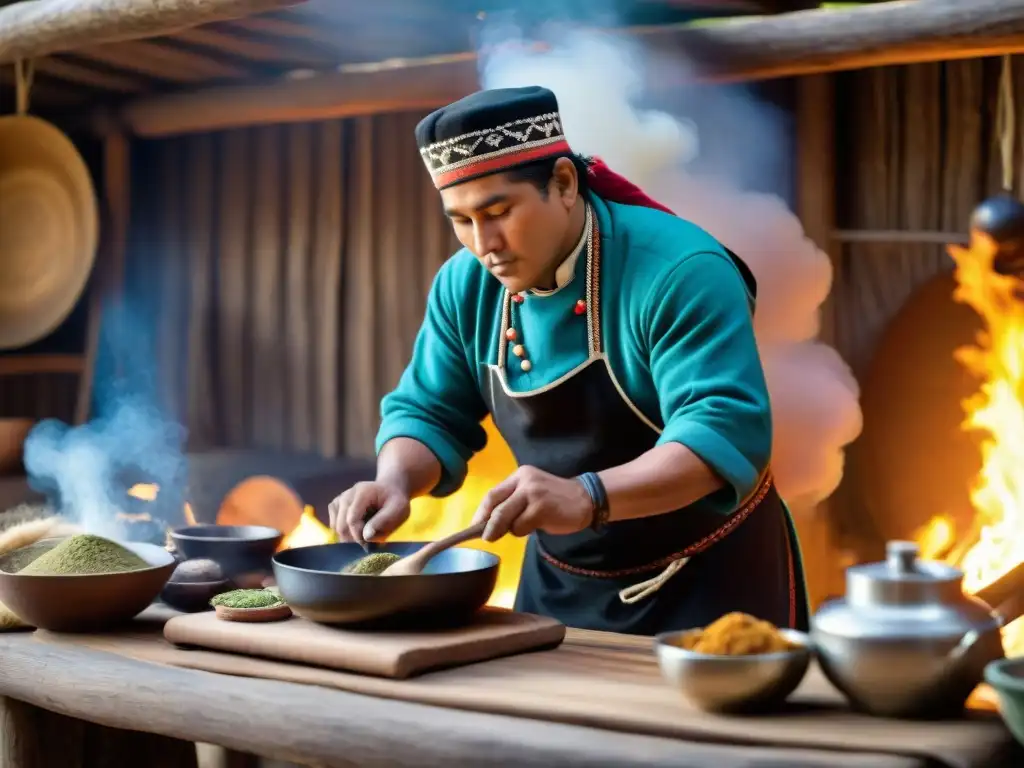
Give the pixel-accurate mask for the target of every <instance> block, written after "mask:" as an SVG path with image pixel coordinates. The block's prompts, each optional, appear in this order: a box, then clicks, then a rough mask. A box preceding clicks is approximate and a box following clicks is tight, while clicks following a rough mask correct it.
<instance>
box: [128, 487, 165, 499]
mask: <svg viewBox="0 0 1024 768" xmlns="http://www.w3.org/2000/svg"><path fill="white" fill-rule="evenodd" d="M158 493H160V486H159V485H157V484H156V483H136V484H135V485H133V486H132V487H131V488H129V489H128V495H129V496H132V497H133V498H136V499H141V500H142V501H156V496H157V494H158Z"/></svg>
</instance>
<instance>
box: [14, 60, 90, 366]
mask: <svg viewBox="0 0 1024 768" xmlns="http://www.w3.org/2000/svg"><path fill="white" fill-rule="evenodd" d="M15 79H16V86H17V113H16V114H14V115H6V116H3V117H0V350H2V349H16V348H18V347H24V346H27V345H28V344H31V343H33V342H35V341H38V340H39V339H42V338H44V337H45V336H48V335H49V334H50V333H52V332H53V331H55V330H56V329H57V327H58V326H59V325H60V324H61V323H62V322H63V321H64V320H65V319H66V318H67V316H68V315H69V314H70V313H71V311H72V310H73V309H74V307H75V304H76V303H77V302H78V299H79V298H80V297H81V295H82V293H83V292H84V290H85V287H86V284H87V283H88V281H89V275H90V273H91V272H92V268H93V264H94V263H95V261H96V245H97V239H98V230H99V214H98V211H97V208H98V206H97V201H96V192H95V189H94V187H93V183H92V177H91V176H90V175H89V169H88V167H87V166H86V164H85V161H84V160H83V159H82V157H81V155H80V154H79V153H78V150H77V149H76V148H75V145H74V144H72V142H71V140H70V139H69V138H68V137H67V136H65V135H64V134H63V133H61V131H59V130H58V129H57V128H55V127H54V126H53V125H51V124H50V123H48V122H46V121H45V120H40V119H39V118H36V117H32V116H30V115H29V114H27V113H28V97H29V90H30V88H31V84H32V82H31V81H32V72H31V69H30V68H29V67H27V66H26V65H24V64H23V63H22V62H18V63H17V64H16V65H15Z"/></svg>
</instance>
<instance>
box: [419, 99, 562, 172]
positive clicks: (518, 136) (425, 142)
mask: <svg viewBox="0 0 1024 768" xmlns="http://www.w3.org/2000/svg"><path fill="white" fill-rule="evenodd" d="M416 143H417V144H418V145H419V148H420V155H421V156H422V157H423V162H424V163H425V164H426V166H427V170H428V171H430V176H431V178H432V179H433V180H434V186H435V187H437V188H438V189H445V188H446V187H450V186H453V185H455V184H459V183H461V182H463V181H469V180H470V179H475V178H479V177H480V176H487V175H489V174H492V173H501V172H502V171H507V170H509V169H510V168H514V167H516V166H518V165H523V164H525V163H532V162H534V161H535V160H542V159H544V158H547V157H558V156H562V155H568V154H570V153H571V152H572V150H571V149H570V148H569V143H568V142H567V141H566V140H565V134H564V133H563V132H562V118H561V117H560V116H559V114H558V100H557V99H556V98H555V94H554V93H552V92H551V91H549V90H548V89H547V88H541V87H539V86H529V87H526V88H495V89H492V90H486V91H477V92H476V93H474V94H471V95H469V96H466V97H465V98H464V99H460V100H459V101H456V102H455V103H454V104H449V105H448V106H447V107H442V108H441V109H439V110H437V111H435V112H432V113H431V114H429V115H427V116H426V117H425V118H423V119H422V120H421V121H420V123H419V125H417V126H416Z"/></svg>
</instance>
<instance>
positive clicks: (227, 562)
mask: <svg viewBox="0 0 1024 768" xmlns="http://www.w3.org/2000/svg"><path fill="white" fill-rule="evenodd" d="M283 538H284V534H283V533H281V531H279V530H277V529H276V528H268V527H266V526H263V525H190V526H187V527H185V528H178V529H176V530H173V531H171V541H173V542H174V548H175V549H176V550H177V552H178V555H179V556H180V557H181V559H182V560H213V561H214V562H216V563H217V564H218V565H219V566H220V567H221V570H223V571H224V575H225V576H226V577H227V578H229V579H234V578H235V577H238V576H244V575H246V574H260V573H264V574H269V573H270V558H271V557H273V555H274V552H276V551H277V548H278V547H279V546H280V545H281V539H283Z"/></svg>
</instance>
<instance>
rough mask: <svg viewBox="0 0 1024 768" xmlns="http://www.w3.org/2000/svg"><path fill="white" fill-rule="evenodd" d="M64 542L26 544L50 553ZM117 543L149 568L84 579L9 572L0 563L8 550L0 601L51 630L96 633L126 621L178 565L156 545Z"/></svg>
mask: <svg viewBox="0 0 1024 768" xmlns="http://www.w3.org/2000/svg"><path fill="white" fill-rule="evenodd" d="M63 540H64V539H63V538H57V539H44V540H43V541H40V542H37V544H35V545H31V546H37V547H40V549H41V548H42V545H44V544H46V543H49V545H50V546H49V547H48V548H47V549H50V548H52V547H55V546H56V545H57V544H59V543H60V542H61V541H63ZM118 543H119V544H121V546H123V547H126V548H128V549H130V550H132V551H133V552H134V553H135V554H137V555H138V556H139V557H141V558H142V559H144V560H145V561H146V562H148V563H150V565H151V567H150V568H143V569H141V570H138V571H125V572H123V573H104V574H94V575H93V574H90V575H85V576H44V575H36V574H22V573H9V572H7V571H6V570H5V569H4V563H5V562H6V561H7V560H8V559H9V558H13V557H15V556H16V555H17V554H18V551H19V550H14V551H12V552H8V553H7V554H6V555H4V556H3V557H0V603H3V604H4V605H6V606H7V607H8V608H10V609H11V610H12V611H14V613H15V614H17V616H18V617H19V618H20V619H21V620H22V621H24V622H25V623H26V624H30V625H32V626H34V627H38V628H39V629H49V630H51V631H54V632H96V631H100V630H104V629H110V628H112V627H115V626H118V625H120V624H124V623H126V622H128V621H130V620H131V619H132V618H134V617H135V616H137V615H138V614H139V613H141V612H142V611H143V610H144V609H145V608H146V607H147V606H149V604H150V603H151V602H153V600H154V599H155V598H156V596H157V595H158V594H160V590H161V589H163V586H164V584H166V583H167V580H168V579H169V578H170V576H171V573H173V571H174V568H175V566H176V565H177V563H176V562H175V560H174V556H173V555H171V553H170V552H168V551H167V550H166V549H164V548H163V547H159V546H157V545H155V544H140V543H137V542H124V541H122V542H118ZM39 554H42V552H40V553H39Z"/></svg>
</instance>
